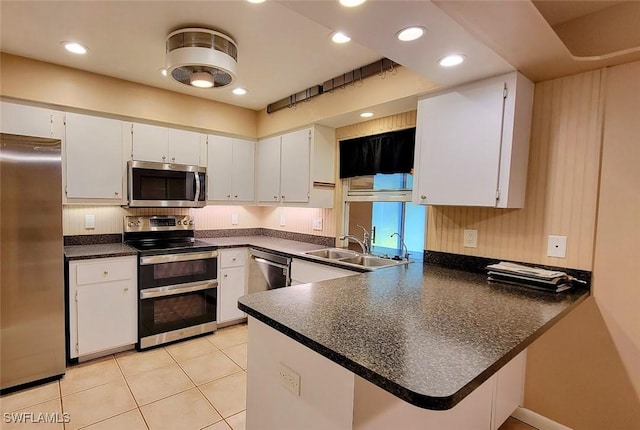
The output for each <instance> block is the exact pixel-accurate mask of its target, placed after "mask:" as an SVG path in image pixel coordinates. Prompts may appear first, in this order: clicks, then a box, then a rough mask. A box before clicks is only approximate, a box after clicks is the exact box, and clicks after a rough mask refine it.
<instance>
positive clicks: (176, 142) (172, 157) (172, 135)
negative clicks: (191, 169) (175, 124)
mask: <svg viewBox="0 0 640 430" xmlns="http://www.w3.org/2000/svg"><path fill="white" fill-rule="evenodd" d="M168 154H169V155H168V158H167V160H168V161H167V162H168V163H176V164H190V165H193V166H199V165H200V133H195V132H193V131H186V130H176V129H173V128H170V129H169V152H168Z"/></svg>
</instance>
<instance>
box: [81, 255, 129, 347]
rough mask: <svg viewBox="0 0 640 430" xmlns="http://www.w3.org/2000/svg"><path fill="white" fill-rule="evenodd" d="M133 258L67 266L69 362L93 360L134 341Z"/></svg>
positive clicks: (83, 262)
mask: <svg viewBox="0 0 640 430" xmlns="http://www.w3.org/2000/svg"><path fill="white" fill-rule="evenodd" d="M136 275H137V265H136V257H135V256H127V257H112V258H98V259H91V260H81V261H71V262H69V337H70V343H69V346H70V351H69V353H70V354H69V355H70V357H71V358H79V357H83V356H89V355H91V356H96V355H99V354H100V353H101V352H105V353H108V352H109V351H111V350H114V349H116V348H121V347H126V346H128V345H133V344H135V343H136V342H137V340H138V300H137V299H138V298H137V292H138V287H137V280H136V278H137V276H136Z"/></svg>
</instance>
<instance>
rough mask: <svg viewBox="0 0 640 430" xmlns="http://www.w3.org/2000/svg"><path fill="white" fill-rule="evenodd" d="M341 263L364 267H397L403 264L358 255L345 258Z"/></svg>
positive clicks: (387, 259)
mask: <svg viewBox="0 0 640 430" xmlns="http://www.w3.org/2000/svg"><path fill="white" fill-rule="evenodd" d="M340 261H342V262H344V263H351V264H357V265H358V266H363V267H380V266H395V265H396V264H400V263H402V261H397V260H391V259H389V258H382V257H375V256H373V255H358V256H356V257H351V258H343V259H341V260H340Z"/></svg>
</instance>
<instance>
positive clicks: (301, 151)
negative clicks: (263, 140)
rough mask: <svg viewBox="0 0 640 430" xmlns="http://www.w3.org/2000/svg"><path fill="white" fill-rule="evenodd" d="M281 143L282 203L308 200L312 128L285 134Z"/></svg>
mask: <svg viewBox="0 0 640 430" xmlns="http://www.w3.org/2000/svg"><path fill="white" fill-rule="evenodd" d="M280 145H281V149H280V151H281V152H280V200H281V202H282V203H305V202H308V201H309V197H310V196H309V186H310V174H311V172H310V170H311V168H310V165H309V163H310V154H311V130H309V129H305V130H300V131H295V132H293V133H288V134H285V135H283V136H282V140H281V141H280Z"/></svg>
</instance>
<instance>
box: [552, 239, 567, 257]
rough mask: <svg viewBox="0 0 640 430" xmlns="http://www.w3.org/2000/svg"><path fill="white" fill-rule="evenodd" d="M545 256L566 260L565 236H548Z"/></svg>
mask: <svg viewBox="0 0 640 430" xmlns="http://www.w3.org/2000/svg"><path fill="white" fill-rule="evenodd" d="M547 256H549V257H557V258H567V236H549V241H548V242H547Z"/></svg>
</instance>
